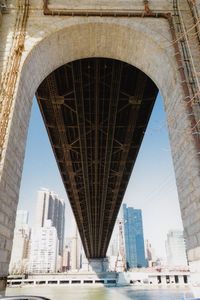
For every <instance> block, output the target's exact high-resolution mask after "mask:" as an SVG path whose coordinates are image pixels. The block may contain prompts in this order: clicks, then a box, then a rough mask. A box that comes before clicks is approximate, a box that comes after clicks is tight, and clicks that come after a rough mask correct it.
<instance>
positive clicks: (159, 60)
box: [0, 0, 200, 276]
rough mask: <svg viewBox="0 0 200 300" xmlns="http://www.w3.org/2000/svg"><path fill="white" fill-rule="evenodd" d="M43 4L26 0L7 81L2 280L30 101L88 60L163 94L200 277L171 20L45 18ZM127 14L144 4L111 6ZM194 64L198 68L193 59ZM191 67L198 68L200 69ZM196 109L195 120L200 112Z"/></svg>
mask: <svg viewBox="0 0 200 300" xmlns="http://www.w3.org/2000/svg"><path fill="white" fill-rule="evenodd" d="M22 2H23V1H22ZM8 3H10V10H9V13H8V14H4V15H3V18H2V24H1V27H0V40H1V43H0V79H1V80H2V81H3V80H5V77H6V76H8V75H9V73H8V69H9V63H8V62H9V59H10V58H12V55H16V51H15V49H13V41H15V40H16V38H17V36H18V34H19V32H15V28H16V16H17V7H16V3H17V1H8ZM61 3H62V1H61V0H58V1H56V0H54V1H50V7H54V8H57V7H58V6H60V5H61ZM65 3H66V4H65V6H66V8H72V4H73V8H74V7H78V4H79V3H78V1H75V2H74V1H73V2H72V1H69V0H68V1H66V2H65ZM42 5H43V4H42V1H37V0H32V1H30V8H29V16H28V23H27V26H26V38H25V43H24V48H23V51H22V55H21V57H20V64H19V67H18V69H17V70H16V73H15V74H14V75H12V76H16V82H15V83H14V94H13V96H12V102H11V104H12V105H11V110H10V114H9V122H8V126H7V130H6V137H5V141H4V144H3V152H2V156H1V162H0V251H1V254H0V276H6V275H7V270H8V263H9V259H10V252H11V248H12V237H13V229H14V220H15V214H16V209H17V203H18V194H19V187H20V180H21V173H22V167H23V160H24V151H25V142H26V136H27V128H28V123H29V118H30V111H31V105H32V99H33V96H34V94H35V92H36V90H37V88H38V86H39V84H40V83H41V82H42V80H43V79H44V78H45V77H46V76H47V75H49V74H50V73H51V72H52V71H54V70H55V69H56V68H57V67H59V66H61V65H63V64H66V63H68V62H70V61H73V60H76V59H80V58H86V57H107V58H113V59H119V60H122V61H124V62H127V63H129V64H132V65H134V66H136V67H137V68H139V69H141V70H142V71H143V72H145V73H146V74H147V75H148V76H149V77H151V79H152V80H153V81H154V82H155V83H156V84H157V86H158V88H159V89H160V92H161V94H162V96H163V98H164V102H165V109H166V113H167V118H168V127H169V135H170V142H171V149H172V156H173V162H174V167H175V173H176V180H177V187H178V193H179V200H180V207H181V213H182V219H183V224H184V229H185V235H186V241H187V249H188V257H189V260H190V262H191V264H192V265H195V266H199V267H198V270H199V271H200V264H199V265H198V264H197V262H198V261H199V262H200V250H199V247H200V200H199V199H200V171H199V170H200V168H199V167H200V160H199V156H198V152H199V151H198V149H197V147H196V144H195V142H194V135H193V134H191V122H190V119H189V117H188V111H187V107H186V103H185V94H184V92H183V88H182V82H181V78H180V73H179V70H178V65H177V61H176V59H175V50H174V47H173V45H172V43H171V40H172V37H171V33H170V26H169V23H168V21H167V20H166V19H164V18H125V17H124V18H117V17H64V16H63V17H61V16H54V17H52V16H44V15H43V10H42ZM112 5H113V3H112V2H110V1H103V2H100V1H89V0H87V1H86V0H84V1H81V8H83V9H87V8H90V9H91V8H92V9H95V8H103V9H111V8H112V7H113V6H112ZM60 7H61V6H60ZM130 7H131V8H132V9H135V10H136V11H138V10H139V11H141V12H144V5H143V1H142V0H141V1H140V0H134V1H129V0H127V1H119V0H118V1H116V2H115V9H117V8H118V9H129V8H130ZM79 8H80V7H79ZM150 8H151V9H152V10H154V11H163V12H169V11H170V10H172V7H171V1H167V0H166V1H164V0H157V1H152V2H151V1H150ZM181 8H182V10H183V13H187V14H188V15H189V16H190V11H189V6H188V5H187V1H185V0H183V1H182V6H181ZM20 16H21V15H20ZM191 18H192V17H191ZM196 45H197V42H196V41H194V42H193V44H192V48H193V47H194V46H195V49H194V50H193V51H196V52H195V53H196V55H199V52H198V51H199V50H198V49H197V47H196ZM11 54H12V55H11ZM198 61H200V60H198ZM195 64H198V62H197V60H195ZM196 67H197V69H198V68H199V65H197V66H196ZM5 99H6V98H5V97H4V95H2V96H1V99H0V105H1V109H2V108H3V107H5V105H6V101H5ZM193 109H194V110H195V115H196V119H197V121H198V119H199V118H198V116H199V110H198V107H196V106H194V107H193ZM1 117H2V116H1ZM196 271H197V270H196Z"/></svg>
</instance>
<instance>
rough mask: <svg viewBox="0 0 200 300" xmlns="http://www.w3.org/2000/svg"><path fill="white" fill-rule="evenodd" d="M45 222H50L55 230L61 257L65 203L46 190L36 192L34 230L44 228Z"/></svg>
mask: <svg viewBox="0 0 200 300" xmlns="http://www.w3.org/2000/svg"><path fill="white" fill-rule="evenodd" d="M46 220H51V221H52V226H53V227H55V228H56V230H57V236H58V240H59V251H58V254H59V255H61V256H62V255H63V242H64V226H65V203H64V201H63V200H62V199H59V198H58V195H56V194H55V193H54V192H51V191H49V190H48V189H42V190H40V191H38V198H37V206H36V221H35V228H40V227H44V224H45V222H46Z"/></svg>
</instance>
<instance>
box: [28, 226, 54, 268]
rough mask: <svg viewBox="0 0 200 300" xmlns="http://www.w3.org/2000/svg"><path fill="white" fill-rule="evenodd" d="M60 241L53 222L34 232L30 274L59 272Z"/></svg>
mask: <svg viewBox="0 0 200 300" xmlns="http://www.w3.org/2000/svg"><path fill="white" fill-rule="evenodd" d="M58 247H59V241H58V236H57V230H56V228H55V227H54V226H52V221H51V220H46V221H45V222H44V226H43V227H40V228H39V227H38V228H35V229H34V230H33V234H32V239H31V250H30V259H29V272H30V273H54V272H56V271H57V259H58Z"/></svg>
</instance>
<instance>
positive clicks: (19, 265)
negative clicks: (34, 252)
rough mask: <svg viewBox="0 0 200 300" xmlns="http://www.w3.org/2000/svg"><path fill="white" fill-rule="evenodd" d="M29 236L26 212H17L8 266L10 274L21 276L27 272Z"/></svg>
mask: <svg viewBox="0 0 200 300" xmlns="http://www.w3.org/2000/svg"><path fill="white" fill-rule="evenodd" d="M30 234H31V230H30V228H29V226H28V212H27V211H26V210H18V211H17V215H16V222H15V230H14V238H13V247H12V253H11V260H10V265H9V273H10V274H23V273H26V272H27V271H28V256H29V245H30Z"/></svg>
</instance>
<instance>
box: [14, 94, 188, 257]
mask: <svg viewBox="0 0 200 300" xmlns="http://www.w3.org/2000/svg"><path fill="white" fill-rule="evenodd" d="M41 187H45V188H49V189H50V190H52V191H55V192H56V193H57V194H58V195H59V196H60V197H61V198H63V199H65V200H66V227H67V228H66V229H67V230H66V232H67V234H70V219H71V216H72V212H71V209H70V205H69V203H68V199H67V195H66V193H65V190H64V186H63V183H62V180H61V177H60V174H59V171H58V168H57V165H56V161H55V158H54V155H53V152H52V149H51V146H50V143H49V140H48V136H47V133H46V129H45V127H44V124H43V121H42V118H41V115H40V112H39V108H38V105H37V103H36V100H35V99H34V102H33V108H32V114H31V120H30V126H29V132H28V139H27V147H26V155H25V161H24V168H23V175H22V182H21V189H20V200H19V208H20V209H26V210H28V211H29V212H30V224H31V225H32V224H33V220H34V213H35V204H36V199H37V190H38V189H40V188H41ZM124 202H125V203H127V204H128V206H133V207H135V208H140V209H142V213H143V225H144V234H145V238H147V239H149V240H150V242H151V243H152V245H153V247H154V248H155V250H156V252H157V254H158V255H162V256H164V255H165V247H164V242H165V239H166V234H167V231H168V230H170V229H177V228H179V229H181V228H182V221H181V217H180V209H179V203H178V195H177V190H176V184H175V178H174V171H173V166H172V158H171V152H170V146H169V139H168V132H167V127H166V117H165V112H164V109H163V103H162V98H161V96H160V95H159V96H158V98H157V100H156V104H155V106H154V110H153V113H152V116H151V119H150V122H149V125H148V128H147V131H146V134H145V137H144V140H143V143H142V146H141V149H140V152H139V155H138V158H137V161H136V164H135V167H134V170H133V174H132V176H131V179H130V182H129V185H128V188H127V191H126V194H125V197H124Z"/></svg>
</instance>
